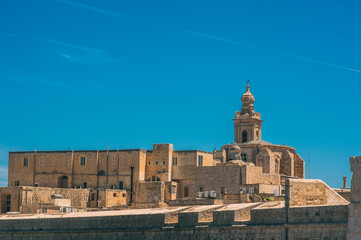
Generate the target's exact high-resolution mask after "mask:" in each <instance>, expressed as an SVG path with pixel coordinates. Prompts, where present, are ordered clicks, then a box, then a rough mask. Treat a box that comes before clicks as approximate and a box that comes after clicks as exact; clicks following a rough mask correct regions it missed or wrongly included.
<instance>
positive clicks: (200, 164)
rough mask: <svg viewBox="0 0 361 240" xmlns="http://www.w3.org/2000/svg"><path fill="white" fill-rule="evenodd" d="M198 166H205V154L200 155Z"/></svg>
mask: <svg viewBox="0 0 361 240" xmlns="http://www.w3.org/2000/svg"><path fill="white" fill-rule="evenodd" d="M198 167H203V156H202V155H199V156H198Z"/></svg>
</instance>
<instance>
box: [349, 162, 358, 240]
mask: <svg viewBox="0 0 361 240" xmlns="http://www.w3.org/2000/svg"><path fill="white" fill-rule="evenodd" d="M350 165H351V172H353V174H352V180H351V204H350V205H349V212H350V214H349V219H348V232H347V240H358V239H361V156H358V157H351V158H350Z"/></svg>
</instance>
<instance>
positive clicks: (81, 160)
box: [80, 157, 85, 166]
mask: <svg viewBox="0 0 361 240" xmlns="http://www.w3.org/2000/svg"><path fill="white" fill-rule="evenodd" d="M80 165H83V166H84V165H85V157H80Z"/></svg>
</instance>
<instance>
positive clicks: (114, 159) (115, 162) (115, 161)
mask: <svg viewBox="0 0 361 240" xmlns="http://www.w3.org/2000/svg"><path fill="white" fill-rule="evenodd" d="M112 162H113V165H114V166H116V165H117V158H116V157H115V156H113V158H112Z"/></svg>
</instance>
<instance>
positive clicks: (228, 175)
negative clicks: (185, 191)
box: [196, 165, 242, 198]
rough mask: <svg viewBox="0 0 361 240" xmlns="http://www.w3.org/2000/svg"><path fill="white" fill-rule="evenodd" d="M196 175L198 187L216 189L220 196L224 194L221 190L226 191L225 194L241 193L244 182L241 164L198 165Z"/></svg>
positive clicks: (206, 189)
mask: <svg viewBox="0 0 361 240" xmlns="http://www.w3.org/2000/svg"><path fill="white" fill-rule="evenodd" d="M196 176H197V189H200V188H203V191H216V193H217V197H218V198H220V197H221V196H222V194H221V191H224V192H223V194H224V193H227V194H239V189H240V186H241V183H242V176H241V166H239V165H235V166H213V167H198V168H197V174H196ZM222 189H223V190H222ZM198 191H199V190H198Z"/></svg>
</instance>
